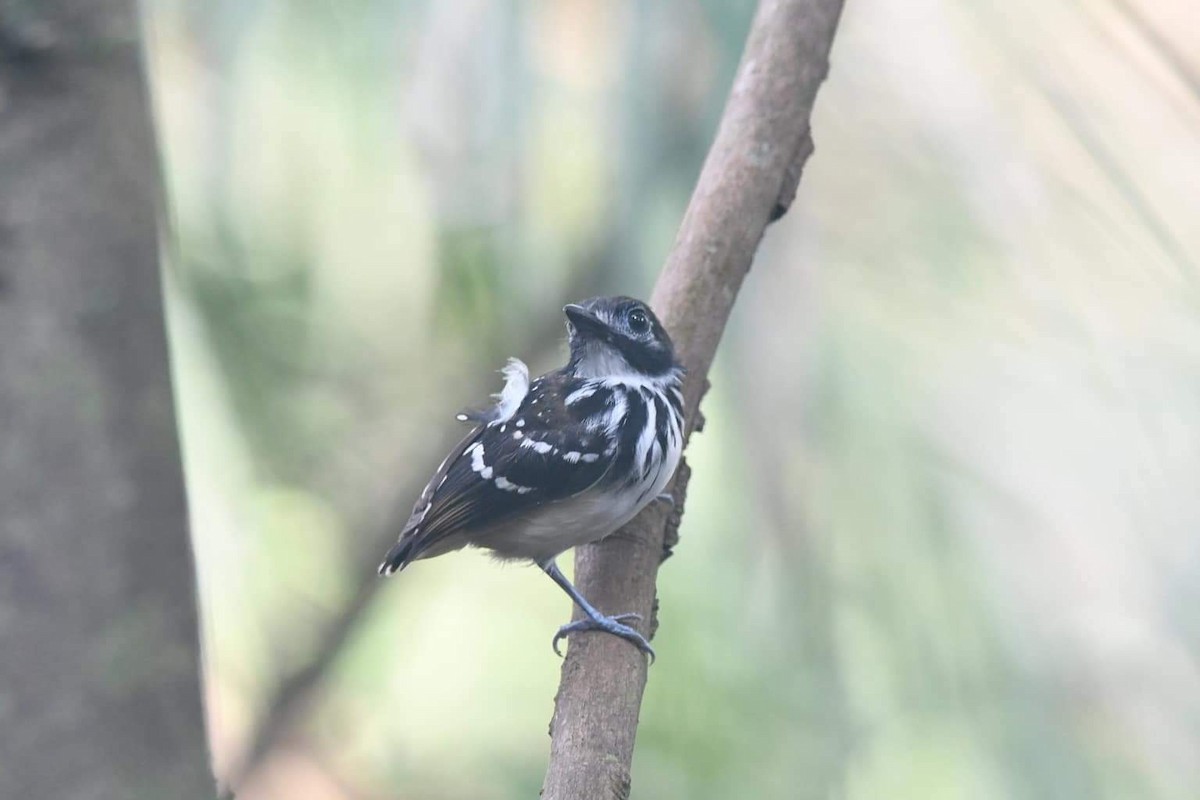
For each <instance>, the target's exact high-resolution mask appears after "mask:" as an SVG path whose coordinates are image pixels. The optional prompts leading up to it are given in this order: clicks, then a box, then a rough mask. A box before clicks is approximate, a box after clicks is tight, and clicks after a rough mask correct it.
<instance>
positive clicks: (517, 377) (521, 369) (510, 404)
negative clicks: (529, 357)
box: [488, 358, 529, 426]
mask: <svg viewBox="0 0 1200 800" xmlns="http://www.w3.org/2000/svg"><path fill="white" fill-rule="evenodd" d="M500 373H501V374H502V375H504V388H503V389H502V390H501V391H500V393H499V394H498V395H496V399H497V401H498V402H497V403H496V409H495V412H494V413H495V419H493V420H492V421H491V422H489V423H488V425H489V426H494V425H500V424H502V423H505V422H508V421H509V420H510V419H512V416H513V414H515V413H517V409H518V408H520V407H521V401H522V400H524V399H525V395H527V394H529V367H527V366H525V362H524V361H522V360H521V359H519V358H510V359H509V360H508V363H507V364H505V365H504V369H502V370H500Z"/></svg>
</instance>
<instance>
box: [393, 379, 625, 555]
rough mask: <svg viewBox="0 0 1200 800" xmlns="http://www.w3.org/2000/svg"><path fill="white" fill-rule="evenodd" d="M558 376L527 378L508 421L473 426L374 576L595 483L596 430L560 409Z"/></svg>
mask: <svg viewBox="0 0 1200 800" xmlns="http://www.w3.org/2000/svg"><path fill="white" fill-rule="evenodd" d="M564 384H565V379H562V378H560V377H559V376H556V375H554V374H552V375H548V376H543V377H542V378H539V379H538V380H536V381H534V383H533V385H532V386H530V389H529V392H528V394H527V395H526V396H525V397H524V399H523V400H522V402H521V404H520V406H519V407H518V408H517V410H516V411H515V412H514V413H513V414H512V415H511V416H510V417H508V418H507V419H498V420H495V421H492V422H490V423H488V424H484V425H479V426H477V427H476V428H474V429H473V430H472V431H471V433H470V434H469V435H468V436H467V437H466V438H465V439H463V441H462V442H461V443H460V444H459V445H458V446H457V447H456V448H455V449H454V450H452V451H451V453H450V455H449V456H448V457H447V458H446V460H445V461H444V462H443V463H442V466H441V467H440V468H439V469H438V471H437V473H436V474H435V475H434V477H433V479H432V480H431V481H430V482H429V485H428V486H426V487H425V491H424V492H422V493H421V498H420V500H418V501H417V504H416V507H415V508H414V509H413V513H412V516H411V517H410V518H409V521H408V523H407V524H406V525H405V528H404V531H403V533H401V535H400V541H399V542H397V543H396V545H395V546H394V547H393V548H392V549H391V551H389V553H388V555H387V558H386V559H385V560H384V562H383V564H382V565H381V566H380V568H379V571H380V573H382V574H385V575H388V574H391V573H392V572H395V571H396V570H398V569H403V568H404V566H405V565H407V564H408V563H409V562H411V561H413V560H414V559H416V558H419V557H421V555H422V554H423V553H426V554H431V555H435V554H436V552H433V553H430V552H429V551H431V550H433V549H435V548H436V545H437V544H438V543H439V542H442V541H443V540H445V538H446V537H447V536H450V535H452V534H455V533H459V532H468V533H469V532H471V531H473V530H480V529H482V528H486V527H488V526H490V525H494V524H496V523H498V522H502V521H504V520H506V519H509V518H512V517H514V516H517V515H519V514H522V513H524V512H527V511H529V510H531V509H533V508H536V507H537V506H540V505H544V504H546V503H553V502H556V501H559V500H564V499H566V498H568V497H571V496H572V495H575V494H578V493H579V492H582V491H584V490H585V489H587V488H588V487H590V486H592V485H593V484H595V483H596V482H597V481H598V480H599V479H600V478H601V477H602V476H603V475H604V473H605V472H606V471H607V470H608V468H609V466H610V465H611V463H612V448H611V447H610V440H609V438H608V434H607V432H606V431H605V430H603V429H598V430H593V429H591V428H589V427H588V426H586V425H585V424H584V423H583V421H582V419H580V418H578V417H577V416H576V414H575V413H573V412H572V410H571V409H568V408H567V407H566V406H565V405H564V404H563V400H562V399H563V397H564V396H565V395H564V394H563V392H562V391H561V390H562V389H569V385H564Z"/></svg>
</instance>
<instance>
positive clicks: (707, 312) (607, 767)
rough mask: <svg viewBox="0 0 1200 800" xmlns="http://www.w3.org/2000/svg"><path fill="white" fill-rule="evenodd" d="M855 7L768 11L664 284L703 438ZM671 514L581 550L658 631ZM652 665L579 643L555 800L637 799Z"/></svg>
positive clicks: (599, 598)
mask: <svg viewBox="0 0 1200 800" xmlns="http://www.w3.org/2000/svg"><path fill="white" fill-rule="evenodd" d="M841 10H842V0H763V2H762V3H761V4H760V5H759V8H758V12H757V14H756V15H755V19H754V23H753V25H752V27H751V30H750V35H749V38H748V39H747V42H746V49H745V52H744V53H743V55H742V61H741V64H740V65H739V67H738V72H737V77H736V78H735V79H734V84H733V89H732V91H731V92H730V95H729V99H728V101H727V103H726V106H725V112H724V114H723V116H722V118H721V124H720V127H719V129H718V131H717V137H716V141H715V142H714V143H713V146H712V149H711V150H710V151H709V154H708V158H707V159H706V161H705V164H704V168H703V170H702V171H701V173H700V179H699V182H698V183H697V186H696V190H695V192H694V193H693V195H692V199H691V202H690V203H689V205H688V209H687V213H686V214H685V215H684V218H683V223H682V225H681V227H680V230H679V234H678V236H677V238H676V240H675V245H674V247H673V248H672V251H671V254H670V256H669V257H668V259H667V263H666V266H665V267H664V268H663V271H662V274H661V275H660V276H659V279H658V284H657V285H656V286H655V289H654V296H653V298H652V304H653V306H654V308H655V309H656V310H657V312H658V313H659V316H660V317H661V318H662V320H663V322H664V324H665V325H666V326H667V328H668V330H670V332H671V335H672V337H673V338H674V341H675V345H676V348H677V350H678V353H679V356H680V359H681V360H682V361H683V364H684V366H686V367H687V370H688V377H687V381H686V382H685V385H684V407H685V412H686V414H687V419H688V428H689V432H690V430H692V429H695V428H696V427H697V422H698V419H699V415H698V411H697V409H698V407H699V404H700V399H701V397H702V396H703V394H704V390H705V388H707V385H708V381H707V375H708V370H709V367H710V366H711V364H712V360H713V356H714V355H715V354H716V349H717V343H718V342H719V341H720V338H721V334H722V332H723V331H724V329H725V322H726V320H727V319H728V318H729V313H730V311H731V309H732V308H733V301H734V299H735V297H736V296H737V292H738V289H739V288H740V286H741V283H742V279H743V278H744V277H745V275H746V272H747V271H748V270H749V268H750V264H751V261H752V260H753V258H754V253H755V251H756V250H757V249H758V244H759V242H760V241H761V239H762V236H763V231H764V230H765V229H766V226H767V225H768V224H769V223H770V222H772V221H774V220H775V219H778V218H779V217H780V216H782V215H783V214H784V213H785V212H786V211H787V208H788V206H790V204H791V201H792V197H793V196H794V195H795V191H796V186H797V184H798V183H799V180H800V172H801V170H802V169H803V166H804V162H805V161H806V160H807V158H808V156H809V155H810V154H811V152H812V139H811V137H810V135H809V123H810V119H811V116H812V108H813V102H814V100H815V98H816V94H817V89H818V87H819V86H820V85H821V82H822V81H823V80H824V78H825V75H826V73H827V72H828V66H829V50H830V47H831V45H832V43H833V35H834V30H835V29H836V27H837V22H838V18H839V16H840V15H841ZM688 474H689V472H688V470H687V469H686V468H684V467H681V468H680V470H679V474H678V475H677V476H676V480H675V485H674V487H673V494H674V495H675V498H676V503H677V506H676V509H675V512H674V515H675V516H676V519H675V520H674V521H675V524H676V525H677V524H678V514H679V513H681V510H682V503H683V500H684V498H683V492H684V491H685V484H686V480H687V475H688ZM671 515H672V512H670V511H669V510H668V509H666V508H664V507H663V504H661V503H659V504H654V505H652V506H651V507H650V508H648V509H646V510H645V511H643V512H642V513H641V514H640V515H638V517H637V518H636V519H634V520H633V521H632V522H630V523H629V524H628V525H627V526H625V528H624V529H622V530H621V531H620V532H619V534H618V535H615V536H612V537H609V539H606V540H605V541H603V542H601V543H598V544H594V545H588V546H585V547H581V548H579V550H578V552H577V554H576V558H575V582H576V585H577V586H578V587H579V588H580V590H581V591H582V592H583V593H584V595H586V596H587V597H588V598H590V599H591V600H592V602H593V603H595V604H596V605H597V606H598V607H599V608H601V609H603V610H605V611H607V612H615V611H622V612H623V611H637V612H639V613H640V614H642V615H643V617H644V618H645V619H648V620H650V626H649V627H650V630H651V632H653V630H654V628H655V627H656V626H657V620H655V619H652V618H651V614H652V613H653V612H654V610H655V608H656V601H655V578H656V575H657V573H658V565H659V563H660V562H661V561H662V559H663V557H664V553H665V552H666V551H665V550H664V547H667V548H669V546H670V545H671V544H673V543H674V542H673V541H671V539H669V538H668V531H667V528H668V527H669V526H668V524H667V523H668V522H669V519H668V517H669V516H671ZM670 527H672V531H671V533H670V536H671V537H674V531H673V527H674V526H670ZM576 613H578V611H577V612H576ZM664 655H665V656H666V657H668V658H669V657H670V656H669V654H664ZM646 669H647V662H646V659H645V657H644V656H642V654H641V653H639V652H638V651H637V650H635V649H634V648H632V647H630V646H629V644H628V643H627V642H624V641H622V640H620V639H618V638H617V637H614V636H597V635H591V636H576V637H572V639H571V641H570V649H569V651H568V653H567V658H566V661H565V662H564V663H563V668H562V678H561V682H560V684H559V689H558V695H557V696H556V698H555V707H554V717H553V719H552V720H551V723H550V736H551V746H550V766H549V769H548V770H547V772H546V780H545V783H544V785H543V787H542V797H543V798H544V799H545V800H612V798H619V799H622V800H623V798H627V797H628V796H629V787H630V777H629V775H630V772H629V770H630V764H631V762H632V759H633V743H634V738H635V736H636V734H637V722H638V712H639V710H640V708H641V703H642V694H643V691H644V690H645V686H646Z"/></svg>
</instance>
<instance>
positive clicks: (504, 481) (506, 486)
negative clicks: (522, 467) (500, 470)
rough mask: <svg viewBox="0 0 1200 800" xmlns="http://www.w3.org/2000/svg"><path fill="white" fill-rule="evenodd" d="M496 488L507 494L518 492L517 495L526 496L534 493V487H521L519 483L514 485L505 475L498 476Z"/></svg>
mask: <svg viewBox="0 0 1200 800" xmlns="http://www.w3.org/2000/svg"><path fill="white" fill-rule="evenodd" d="M496 488H497V489H501V490H503V491H505V492H516V493H517V494H526V493H528V492H532V491H533V487H532V486H521V485H520V484H518V483H513V482H512V481H510V480H509V479H508V478H505V477H504V476H503V475H497V476H496Z"/></svg>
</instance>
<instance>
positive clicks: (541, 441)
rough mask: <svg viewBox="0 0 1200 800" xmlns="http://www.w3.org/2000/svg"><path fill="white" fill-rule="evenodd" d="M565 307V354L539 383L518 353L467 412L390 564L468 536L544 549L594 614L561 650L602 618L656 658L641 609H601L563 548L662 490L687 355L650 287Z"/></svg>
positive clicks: (548, 563) (544, 557)
mask: <svg viewBox="0 0 1200 800" xmlns="http://www.w3.org/2000/svg"><path fill="white" fill-rule="evenodd" d="M563 312H564V313H565V314H566V317H567V332H568V343H569V345H570V351H571V355H570V359H569V361H568V362H567V365H566V366H565V367H563V368H561V369H558V370H554V371H553V372H548V373H546V374H545V375H543V376H541V377H540V378H538V379H536V380H534V381H533V382H532V383H531V382H530V380H529V369H528V368H527V367H526V366H525V364H523V363H522V362H521V361H519V360H517V359H515V358H514V359H509V362H508V366H506V367H505V368H504V370H503V374H504V377H505V385H504V389H503V391H501V392H500V393H499V394H498V395H496V397H497V400H498V402H497V403H496V404H495V406H494V407H493V408H490V409H487V410H486V411H482V412H472V413H463V414H459V415H458V419H459V420H461V421H464V422H470V423H471V424H472V426H473V427H472V430H471V432H470V433H469V434H468V435H467V437H466V438H465V439H463V440H462V441H461V442H460V443H459V444H458V445H457V446H456V447H455V448H454V449H453V450H452V451H450V455H448V456H447V457H446V459H445V460H444V461H443V462H442V465H441V466H440V467H438V469H437V472H436V473H434V476H433V478H432V480H430V481H429V485H428V486H426V487H425V491H423V492H422V493H421V497H420V499H419V500H418V501H417V503H416V506H415V507H414V508H413V512H412V516H411V517H409V519H408V522H407V523H406V524H405V526H404V530H403V531H402V532H401V533H400V540H399V541H398V542H397V543H396V545H395V546H393V547H392V549H391V550H390V551H388V554H387V557H386V558H385V559H384V561H383V563H382V564H381V565H380V566H379V573H380V574H381V575H391V574H393V573H395V572H397V571H399V570H402V569H404V568H405V567H406V566H408V565H409V564H410V563H412V562H413V561H416V560H418V559H422V558H432V557H433V556H438V555H442V554H443V553H448V552H450V551H452V550H458V549H460V548H462V547H466V546H468V545H470V546H474V547H482V548H486V549H488V550H491V551H492V552H493V553H494V554H495V555H496V556H497V557H498V558H500V559H503V560H528V561H532V562H533V563H535V564H537V565H538V566H539V567H541V568H542V569H543V570H544V571H545V572H546V574H547V575H549V576H550V577H551V578H552V579H553V580H554V582H555V583H557V584H558V585H559V586H561V587H562V588H563V590H564V591H566V593H567V594H569V595H570V596H571V599H572V600H574V601H575V603H576V604H577V605H578V606H579V608H580V609H582V611H583V612H584V614H586V615H587V616H586V618H584V619H581V620H578V621H576V622H572V623H570V624H568V625H564V626H563V627H562V628H560V629H559V631H558V633H557V634H556V635H555V637H554V642H553V644H554V649H555V652H558V642H559V640H560V639H562V638H563V637H565V636H567V635H568V634H570V633H575V632H578V631H592V630H598V631H605V632H607V633H611V634H614V635H616V636H620V637H622V638H624V639H626V640H628V641H630V642H632V643H633V644H634V645H635V646H637V647H638V649H639V650H641V651H642V652H644V653H647V654H649V655H650V657H651V658H653V656H654V651H653V650H652V649H651V647H650V644H649V643H648V642H647V641H646V639H645V637H644V636H642V634H640V633H639V632H638V631H636V630H635V629H634V628H633V627H631V626H630V625H627V624H625V623H626V622H632V621H638V620H640V619H641V617H640V616H639V615H637V614H617V615H615V616H606V615H604V614H601V613H600V612H599V611H597V610H596V609H595V608H594V607H593V606H592V605H591V604H590V603H589V602H588V601H587V600H586V599H585V598H584V597H583V595H581V594H580V593H579V591H578V590H577V589H576V588H575V587H574V586H572V585H571V582H570V581H568V580H567V578H566V576H565V575H563V574H562V572H561V571H560V570H559V568H558V566H557V565H556V564H555V561H554V559H555V557H556V556H558V555H559V554H560V553H562V552H563V551H565V550H567V549H569V548H571V547H575V546H576V545H581V544H585V543H587V542H594V541H597V540H598V539H603V538H604V537H605V536H608V535H609V534H610V533H612V532H613V531H615V530H616V529H617V528H619V527H621V526H622V525H624V524H625V523H626V522H628V521H629V520H631V519H632V518H633V517H634V515H635V514H637V513H638V512H639V511H641V510H642V509H643V508H644V507H645V506H646V505H648V504H649V503H650V502H652V501H654V500H655V499H657V498H659V496H660V495H662V492H663V489H664V488H665V487H666V485H667V482H668V481H669V480H670V479H671V476H672V474H674V472H675V467H676V466H677V465H678V464H679V456H680V453H681V451H682V449H683V392H682V388H681V385H682V380H683V369H682V367H681V366H680V365H679V363H678V362H677V361H676V359H675V351H674V347H673V346H672V344H671V339H670V337H669V336H668V335H667V332H666V331H665V330H664V329H663V326H662V325H661V324H660V323H659V321H658V319H657V318H656V317H655V316H654V313H653V312H652V311H651V310H650V309H649V307H648V306H646V304H645V303H642V302H641V301H638V300H634V299H633V298H630V297H596V298H592V299H590V300H586V301H584V302H582V303H580V304H578V305H574V304H572V305H568V306H566V307H565V308H564V309H563ZM664 497H667V496H664ZM667 499H669V497H667Z"/></svg>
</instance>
